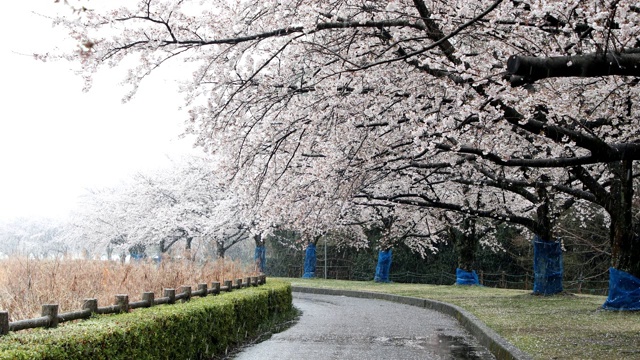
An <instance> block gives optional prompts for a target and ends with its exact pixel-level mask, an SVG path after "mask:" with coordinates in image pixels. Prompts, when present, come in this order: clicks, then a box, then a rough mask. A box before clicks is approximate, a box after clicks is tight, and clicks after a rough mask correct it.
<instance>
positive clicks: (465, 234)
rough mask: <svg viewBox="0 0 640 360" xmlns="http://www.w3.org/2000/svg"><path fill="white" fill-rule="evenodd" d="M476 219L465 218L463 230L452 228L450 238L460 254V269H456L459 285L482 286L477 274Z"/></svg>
mask: <svg viewBox="0 0 640 360" xmlns="http://www.w3.org/2000/svg"><path fill="white" fill-rule="evenodd" d="M475 227H476V224H475V219H474V218H471V217H465V218H464V219H463V220H462V230H458V229H455V228H450V230H449V231H450V233H449V236H450V237H451V240H452V241H453V243H454V246H455V248H456V250H457V252H458V268H457V269H456V284H457V285H480V281H479V279H478V275H477V274H476V272H475V269H474V267H475V262H476V252H477V250H478V237H477V236H476V231H475Z"/></svg>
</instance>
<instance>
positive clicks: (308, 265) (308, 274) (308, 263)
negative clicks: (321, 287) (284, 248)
mask: <svg viewBox="0 0 640 360" xmlns="http://www.w3.org/2000/svg"><path fill="white" fill-rule="evenodd" d="M302 277H303V278H305V279H309V278H314V277H316V244H309V245H307V251H306V252H305V255H304V274H303V275H302Z"/></svg>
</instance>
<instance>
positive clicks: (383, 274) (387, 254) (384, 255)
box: [373, 248, 393, 283]
mask: <svg viewBox="0 0 640 360" xmlns="http://www.w3.org/2000/svg"><path fill="white" fill-rule="evenodd" d="M392 255H393V250H392V249H391V248H388V249H385V250H380V251H379V252H378V264H377V265H376V275H375V276H374V278H373V280H374V281H375V282H384V283H388V282H391V280H390V278H389V274H390V273H391V257H392Z"/></svg>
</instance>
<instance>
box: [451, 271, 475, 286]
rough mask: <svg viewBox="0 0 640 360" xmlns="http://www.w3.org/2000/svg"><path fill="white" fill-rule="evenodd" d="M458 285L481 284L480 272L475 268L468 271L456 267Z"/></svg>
mask: <svg viewBox="0 0 640 360" xmlns="http://www.w3.org/2000/svg"><path fill="white" fill-rule="evenodd" d="M456 285H480V280H478V274H476V271H475V270H472V271H466V270H462V269H460V268H457V269H456Z"/></svg>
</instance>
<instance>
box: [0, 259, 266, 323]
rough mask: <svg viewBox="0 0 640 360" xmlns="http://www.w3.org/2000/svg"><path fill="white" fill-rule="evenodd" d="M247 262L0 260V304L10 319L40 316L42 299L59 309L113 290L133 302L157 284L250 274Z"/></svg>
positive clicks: (102, 299)
mask: <svg viewBox="0 0 640 360" xmlns="http://www.w3.org/2000/svg"><path fill="white" fill-rule="evenodd" d="M253 275H255V273H253V272H252V271H251V270H249V268H248V267H245V266H242V265H240V263H238V262H234V261H230V260H227V261H215V262H205V263H203V264H198V263H195V262H192V261H186V260H181V261H163V262H162V263H160V264H154V263H150V262H138V263H130V264H121V263H119V262H112V261H99V260H76V259H73V260H71V259H57V260H34V259H26V258H14V259H6V260H1V261H0V309H1V310H3V311H8V312H9V317H10V321H16V320H22V319H29V318H34V317H38V316H40V312H41V309H42V304H59V306H60V312H67V311H73V310H79V309H80V308H81V307H82V302H83V300H84V299H88V298H96V299H98V305H99V306H105V305H111V304H113V302H114V299H115V295H116V294H128V295H129V301H138V300H140V299H141V297H142V293H143V292H145V291H150V292H151V291H152V292H154V293H155V296H156V297H159V296H163V294H162V293H163V289H165V288H175V289H179V287H180V286H185V285H186V286H192V287H193V289H194V290H195V288H196V286H197V284H198V283H207V284H208V285H209V286H211V282H213V281H219V282H221V283H222V282H223V281H224V280H232V279H238V278H244V277H247V276H253Z"/></svg>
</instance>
